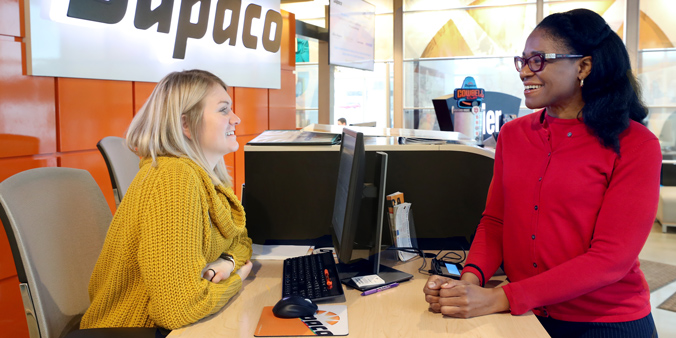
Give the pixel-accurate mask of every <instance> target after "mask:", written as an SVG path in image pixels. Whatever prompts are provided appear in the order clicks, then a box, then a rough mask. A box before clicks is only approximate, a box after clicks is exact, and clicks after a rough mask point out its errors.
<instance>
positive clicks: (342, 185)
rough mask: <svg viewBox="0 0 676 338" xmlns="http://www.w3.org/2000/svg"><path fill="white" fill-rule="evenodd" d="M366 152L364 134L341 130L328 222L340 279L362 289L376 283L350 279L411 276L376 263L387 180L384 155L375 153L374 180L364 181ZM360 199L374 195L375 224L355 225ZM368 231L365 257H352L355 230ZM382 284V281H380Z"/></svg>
mask: <svg viewBox="0 0 676 338" xmlns="http://www.w3.org/2000/svg"><path fill="white" fill-rule="evenodd" d="M365 162H366V151H365V147H364V135H363V134H362V133H359V132H356V131H353V130H351V129H348V128H344V129H343V136H342V143H341V146H340V164H339V168H338V182H337V184H336V196H335V200H334V205H333V217H332V221H331V228H332V238H333V244H334V248H335V250H336V255H337V256H338V259H339V260H340V264H339V265H338V272H339V274H340V279H341V281H342V282H343V283H344V284H346V285H348V286H351V287H353V288H356V289H359V290H362V291H365V290H369V289H372V288H375V287H378V286H379V285H368V286H360V285H358V284H357V283H355V281H354V280H353V279H352V278H353V277H356V276H366V275H378V276H380V278H382V279H383V281H384V283H383V284H389V283H394V282H400V281H405V280H408V279H411V278H412V277H413V275H411V274H408V273H405V272H401V271H398V270H395V269H392V268H390V267H387V266H384V265H381V264H380V252H381V245H382V233H383V218H384V215H385V185H386V180H387V154H386V153H383V152H378V153H376V179H375V182H374V183H367V184H364V176H365V171H366V170H365V167H366V166H365ZM362 198H376V199H377V204H378V207H377V208H376V210H377V213H378V214H377V215H376V222H375V224H359V212H360V205H361V200H362ZM358 230H359V231H362V232H363V231H364V230H366V231H369V232H371V233H372V234H373V235H372V238H371V245H370V248H369V258H368V259H357V260H355V259H353V256H355V255H353V252H354V251H355V250H354V241H355V236H356V234H357V232H358ZM380 285H382V284H380Z"/></svg>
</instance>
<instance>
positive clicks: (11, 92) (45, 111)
mask: <svg viewBox="0 0 676 338" xmlns="http://www.w3.org/2000/svg"><path fill="white" fill-rule="evenodd" d="M3 1H5V0H0V6H1V5H2V4H3ZM2 16H5V15H0V17H2ZM0 20H1V19H0ZM0 25H1V24H0ZM22 72H23V71H22V65H21V43H20V42H14V41H3V40H0V157H15V156H25V155H35V154H47V153H53V152H55V151H56V115H55V105H54V78H53V77H34V76H25V75H23V74H22Z"/></svg>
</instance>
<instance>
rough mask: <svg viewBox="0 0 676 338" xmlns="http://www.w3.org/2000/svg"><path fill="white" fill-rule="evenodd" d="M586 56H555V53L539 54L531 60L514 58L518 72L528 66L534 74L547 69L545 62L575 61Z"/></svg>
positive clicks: (530, 58)
mask: <svg viewBox="0 0 676 338" xmlns="http://www.w3.org/2000/svg"><path fill="white" fill-rule="evenodd" d="M581 57H584V55H573V54H554V53H548V54H543V53H538V54H535V55H533V56H531V57H529V58H525V59H524V58H522V57H520V56H515V57H514V66H516V71H517V72H520V71H521V70H522V69H523V65H524V64H527V65H528V68H530V70H531V71H532V72H533V73H537V72H539V71H541V70H542V69H543V68H544V67H545V61H549V60H554V59H574V58H581Z"/></svg>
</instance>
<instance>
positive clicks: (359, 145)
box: [331, 129, 365, 262]
mask: <svg viewBox="0 0 676 338" xmlns="http://www.w3.org/2000/svg"><path fill="white" fill-rule="evenodd" d="M364 157H365V156H364V136H363V134H362V133H357V132H355V131H352V130H350V129H343V138H342V143H341V146H340V167H339V168H338V182H337V184H336V197H335V200H334V204H333V218H332V221H331V225H332V226H333V232H334V236H333V238H334V241H337V242H334V247H335V248H336V253H337V255H338V258H339V259H340V260H341V261H342V262H349V261H350V260H351V255H352V246H353V242H354V235H355V231H356V226H357V222H358V220H359V207H360V204H361V197H362V190H363V186H364Z"/></svg>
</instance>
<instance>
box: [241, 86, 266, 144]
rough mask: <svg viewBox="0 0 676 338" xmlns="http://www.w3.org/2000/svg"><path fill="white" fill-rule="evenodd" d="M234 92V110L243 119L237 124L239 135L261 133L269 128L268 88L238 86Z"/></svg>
mask: <svg viewBox="0 0 676 338" xmlns="http://www.w3.org/2000/svg"><path fill="white" fill-rule="evenodd" d="M234 92H235V97H234V101H235V102H234V103H233V105H234V108H235V109H234V111H235V114H237V116H239V118H240V119H242V122H241V123H240V125H239V126H237V135H251V134H260V133H261V132H263V131H264V130H267V129H268V90H267V89H261V88H243V87H238V88H235V90H234ZM240 144H241V143H240Z"/></svg>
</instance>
